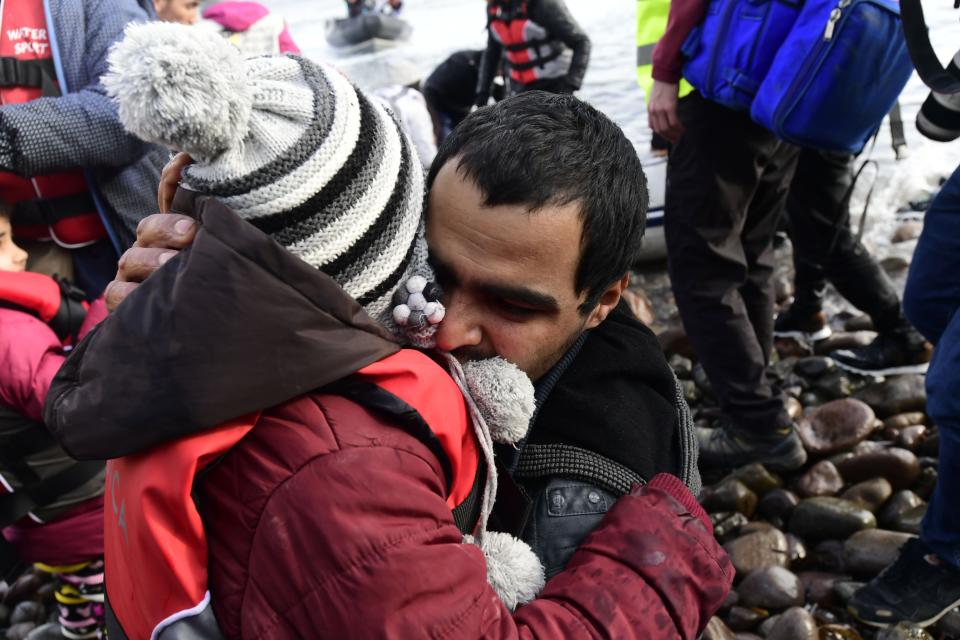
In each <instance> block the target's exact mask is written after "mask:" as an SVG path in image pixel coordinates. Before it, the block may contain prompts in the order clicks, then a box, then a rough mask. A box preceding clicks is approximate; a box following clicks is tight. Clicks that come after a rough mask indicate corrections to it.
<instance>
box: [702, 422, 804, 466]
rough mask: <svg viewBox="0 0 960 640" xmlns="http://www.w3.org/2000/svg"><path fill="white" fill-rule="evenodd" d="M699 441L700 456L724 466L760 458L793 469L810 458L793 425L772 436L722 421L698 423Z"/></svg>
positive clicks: (707, 462) (716, 464)
mask: <svg viewBox="0 0 960 640" xmlns="http://www.w3.org/2000/svg"><path fill="white" fill-rule="evenodd" d="M697 442H698V444H699V445H700V460H701V461H702V462H703V463H704V464H705V465H709V466H714V467H721V468H724V469H732V468H734V467H739V466H741V465H744V464H749V463H751V462H760V463H762V464H763V465H764V466H766V467H767V468H769V469H771V470H773V471H793V470H795V469H799V468H800V467H802V466H803V465H804V463H805V462H806V461H807V452H806V450H805V449H804V448H803V443H802V442H800V437H799V436H798V435H797V432H796V430H795V429H794V428H793V426H792V425H791V426H789V427H786V428H784V429H780V430H778V431H777V432H775V433H773V434H770V435H769V436H767V435H764V436H759V435H757V434H754V433H751V432H746V431H741V430H737V429H736V428H735V427H734V426H733V425H732V424H731V423H730V422H729V421H722V422H721V424H720V426H717V427H715V428H713V429H707V428H705V427H697Z"/></svg>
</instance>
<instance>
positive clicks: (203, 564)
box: [104, 349, 484, 640]
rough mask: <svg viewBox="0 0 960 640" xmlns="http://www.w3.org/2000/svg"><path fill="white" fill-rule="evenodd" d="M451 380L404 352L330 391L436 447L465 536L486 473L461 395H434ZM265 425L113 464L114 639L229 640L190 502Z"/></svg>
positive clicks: (249, 423) (109, 540) (109, 554)
mask: <svg viewBox="0 0 960 640" xmlns="http://www.w3.org/2000/svg"><path fill="white" fill-rule="evenodd" d="M446 375H447V374H446V372H445V371H444V370H443V369H441V368H440V367H438V366H437V365H436V364H435V363H433V361H432V360H430V359H429V358H428V357H427V356H426V355H424V354H422V353H420V352H417V351H413V350H409V349H404V350H401V351H399V352H397V353H395V354H393V355H391V356H388V357H387V358H384V359H383V360H380V361H379V362H375V363H373V364H371V365H369V366H367V367H364V368H363V369H361V370H360V371H358V372H357V373H356V374H354V375H353V376H351V377H350V378H348V379H347V380H344V381H341V382H339V383H335V384H334V385H333V387H332V392H333V393H337V394H339V395H344V396H346V397H349V398H351V399H353V400H355V401H357V402H358V403H359V404H361V405H364V406H369V407H371V408H375V409H378V410H381V411H386V412H388V413H390V414H391V415H392V416H394V417H395V418H396V419H397V420H396V422H397V424H398V426H400V427H403V428H404V429H406V430H407V431H408V432H410V433H411V434H412V435H414V436H415V437H417V438H418V439H419V440H420V441H421V442H424V443H425V444H426V445H427V446H428V447H430V448H431V449H432V450H433V451H434V452H435V453H436V454H437V457H438V459H439V460H440V461H441V464H442V466H443V467H444V473H445V475H446V478H447V486H448V492H447V505H448V506H449V507H450V509H451V510H452V511H453V514H454V519H455V521H457V524H458V526H459V527H460V528H461V530H462V531H464V532H472V531H473V527H474V525H475V523H476V521H477V518H478V515H479V514H478V513H473V512H472V511H473V510H475V508H476V507H477V506H478V505H479V502H480V500H479V496H480V492H481V491H482V485H483V477H484V473H483V469H482V464H481V462H480V460H481V457H480V455H479V449H478V446H477V444H476V442H475V441H474V440H472V439H468V440H467V442H471V443H473V445H472V447H471V446H464V444H463V443H464V437H463V435H464V433H465V431H466V430H469V429H471V426H470V421H469V416H468V413H467V409H466V405H465V403H464V401H463V399H462V397H459V396H458V399H457V401H456V402H454V401H452V400H453V399H452V398H451V397H450V396H448V395H446V394H438V393H436V388H437V387H436V385H435V384H432V382H431V381H432V380H436V379H437V376H446ZM391 405H394V408H391ZM411 408H412V411H411ZM259 418H260V413H252V414H249V415H246V416H243V417H240V418H237V419H235V420H231V421H230V422H228V423H226V424H223V425H220V426H219V427H216V428H214V429H211V430H207V431H204V432H203V433H198V434H196V435H193V436H189V437H185V438H180V439H178V440H176V441H173V442H170V443H168V444H165V445H162V446H159V447H156V448H154V449H150V450H149V451H146V452H144V453H140V454H136V455H132V456H126V457H123V458H118V459H116V460H111V461H110V462H108V463H107V486H106V492H105V494H104V504H105V522H104V550H105V556H106V587H107V623H108V629H109V633H110V637H111V638H114V639H120V638H135V639H137V640H139V639H141V638H158V637H161V634H162V637H163V638H168V637H170V638H176V637H181V636H182V637H190V638H195V637H203V638H219V637H222V636H221V634H220V630H219V627H218V626H217V622H216V619H215V618H214V616H213V612H212V609H211V607H210V591H209V587H208V583H207V581H208V575H207V563H208V552H207V540H206V534H205V532H204V528H203V522H202V520H201V518H200V514H199V512H198V511H197V507H196V504H195V503H194V501H193V497H192V494H193V489H194V483H195V482H196V479H197V475H198V474H199V473H200V472H201V471H202V470H203V469H204V468H205V467H206V466H207V465H209V464H211V463H212V462H214V461H215V460H217V459H219V458H220V457H222V456H223V455H225V454H226V453H227V452H228V451H229V450H230V448H231V447H233V446H234V445H235V444H237V443H238V442H239V441H240V440H241V439H242V438H243V437H244V436H245V435H246V434H247V433H248V432H249V431H250V430H251V429H253V428H254V426H255V425H256V424H257V421H258V420H259Z"/></svg>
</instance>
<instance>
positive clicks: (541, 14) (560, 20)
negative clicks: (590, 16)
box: [530, 0, 590, 89]
mask: <svg viewBox="0 0 960 640" xmlns="http://www.w3.org/2000/svg"><path fill="white" fill-rule="evenodd" d="M530 17H531V18H533V20H534V22H537V23H539V24H541V25H543V28H544V29H546V30H547V33H549V34H550V37H551V38H555V39H557V40H560V41H561V42H563V44H565V45H567V46H568V47H570V49H571V50H572V51H573V59H572V60H571V61H570V69H569V71H567V84H569V85H570V86H571V87H573V88H574V89H580V87H581V86H582V85H583V76H584V75H586V73H587V66H588V65H589V64H590V38H589V36H587V34H586V32H585V31H584V30H583V29H581V28H580V25H579V24H578V23H577V21H576V20H575V19H574V17H573V16H572V15H571V14H570V10H569V9H567V4H566V2H564V1H563V0H542V1H541V2H538V3H534V4H533V7H532V9H531V16H530Z"/></svg>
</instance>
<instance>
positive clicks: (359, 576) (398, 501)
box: [241, 447, 733, 640]
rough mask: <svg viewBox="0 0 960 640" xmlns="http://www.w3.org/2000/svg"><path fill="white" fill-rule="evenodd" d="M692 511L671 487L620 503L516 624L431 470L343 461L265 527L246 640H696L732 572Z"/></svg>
mask: <svg viewBox="0 0 960 640" xmlns="http://www.w3.org/2000/svg"><path fill="white" fill-rule="evenodd" d="M357 469H363V472H362V473H358V472H357ZM664 478H665V480H664ZM675 495H676V496H678V497H680V499H679V500H678V499H677V497H675ZM305 504H309V505H310V508H309V509H304V508H303V505H305ZM688 508H694V509H698V508H699V507H698V506H697V505H696V501H695V499H694V498H693V497H692V496H691V495H690V494H689V493H686V489H685V488H684V487H683V485H682V483H680V481H679V480H677V479H675V478H672V477H667V476H662V477H661V478H660V479H659V480H657V479H655V480H654V481H653V482H651V483H650V485H648V486H647V487H646V488H643V489H639V490H637V491H636V492H635V493H633V494H630V495H628V496H625V497H624V498H622V499H621V500H620V501H619V502H618V503H617V504H616V505H615V506H614V508H613V509H612V510H611V512H610V513H609V514H608V515H607V517H606V518H605V520H604V521H603V523H602V524H601V525H600V527H599V528H598V529H597V530H596V531H595V532H594V533H593V534H592V535H591V536H590V537H589V538H588V539H587V541H586V542H585V543H584V544H583V545H582V546H581V548H580V550H579V551H578V552H577V553H576V554H575V555H574V557H573V558H572V560H571V562H570V566H569V567H568V568H567V569H566V570H565V571H563V572H561V573H560V574H558V575H557V576H555V577H554V578H553V579H552V580H550V581H549V582H548V584H547V586H546V588H545V590H544V591H543V593H542V594H541V596H540V597H539V598H537V599H536V600H534V601H533V602H531V603H529V604H527V605H525V606H523V607H521V608H520V609H518V610H517V611H516V612H511V611H510V610H509V609H507V608H506V607H505V606H504V605H503V604H502V603H501V602H500V600H499V599H498V597H497V596H496V595H495V593H494V591H493V590H492V589H491V587H490V586H489V585H488V583H487V581H486V567H485V564H484V558H483V553H482V552H481V551H480V549H478V548H477V547H475V546H472V545H468V544H463V543H462V542H461V534H460V532H459V530H458V529H457V528H456V526H455V525H454V523H453V521H452V519H451V515H450V511H449V509H448V508H447V507H446V503H445V501H444V498H443V481H442V477H441V476H440V474H439V473H438V470H437V468H436V465H435V464H430V463H429V462H428V461H427V460H426V459H425V458H421V457H420V456H418V455H415V454H413V453H411V452H409V451H401V450H397V449H391V448H386V447H381V448H379V449H376V448H374V450H371V449H370V448H363V449H362V450H361V449H352V450H346V451H341V452H337V453H336V454H332V455H329V456H325V457H323V458H319V459H317V460H316V461H315V462H314V463H311V464H310V465H308V466H306V467H304V468H302V469H300V470H299V471H298V472H297V473H296V474H295V475H294V476H293V477H292V478H291V479H290V480H289V481H286V482H284V483H283V485H282V490H280V491H277V492H275V493H274V494H273V495H272V497H271V498H270V500H269V502H268V504H267V508H266V509H265V511H264V512H263V514H262V516H261V517H260V519H259V522H260V523H261V524H260V525H259V526H258V528H257V531H256V533H255V536H254V547H253V549H252V552H251V554H250V557H251V559H252V560H251V565H250V567H249V571H248V575H249V576H250V581H251V582H250V583H249V584H248V586H247V588H246V595H244V597H243V602H244V609H246V610H247V611H248V612H249V613H248V614H246V615H247V616H249V618H250V619H249V620H247V621H245V622H243V623H242V626H243V629H242V635H243V636H244V637H247V636H249V637H260V638H288V637H309V636H311V635H313V634H315V633H316V631H317V630H318V629H323V631H324V634H325V635H327V636H329V637H403V638H406V637H430V638H458V639H459V638H465V639H469V638H600V637H612V638H620V639H623V640H630V639H633V638H637V639H640V638H643V639H644V640H647V639H649V638H651V637H656V638H682V639H684V640H693V639H694V638H695V637H696V634H697V632H698V631H699V630H700V629H702V628H703V627H704V626H705V625H706V622H707V620H708V619H709V617H710V615H711V614H712V613H713V611H714V610H716V608H718V607H719V606H720V604H721V602H722V601H723V599H724V597H725V596H726V594H727V592H728V591H729V588H730V585H731V582H732V578H733V571H732V569H731V568H730V564H729V561H728V560H727V558H726V555H725V554H724V552H723V550H722V549H721V548H720V547H719V546H718V545H717V543H716V542H715V541H714V540H713V536H712V533H711V531H710V527H709V521H706V523H705V522H703V521H701V520H700V519H698V518H697V517H695V516H693V515H691V514H690V513H689V511H688ZM291 513H296V514H297V515H298V517H297V518H296V523H294V521H293V519H291V518H290V514H291ZM703 517H704V518H705V517H706V516H705V514H704V515H703ZM278 550H279V552H278ZM261 599H265V600H266V601H267V602H266V603H265V604H266V607H265V608H266V611H265V612H261V613H259V614H258V613H256V610H257V609H258V608H260V606H261V602H262V600H261ZM359 612H362V615H359ZM241 615H244V614H241ZM254 618H256V620H253V619H254Z"/></svg>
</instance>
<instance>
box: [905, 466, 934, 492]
mask: <svg viewBox="0 0 960 640" xmlns="http://www.w3.org/2000/svg"><path fill="white" fill-rule="evenodd" d="M935 486H937V470H936V469H934V468H932V467H926V468H925V469H921V470H920V477H919V478H917V481H916V482H915V483H914V485H913V487H911V488H912V489H913V490H914V491H915V492H916V494H917V495H918V496H920V497H921V498H923V499H924V500H929V499H930V496H932V495H933V488H934V487H935Z"/></svg>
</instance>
